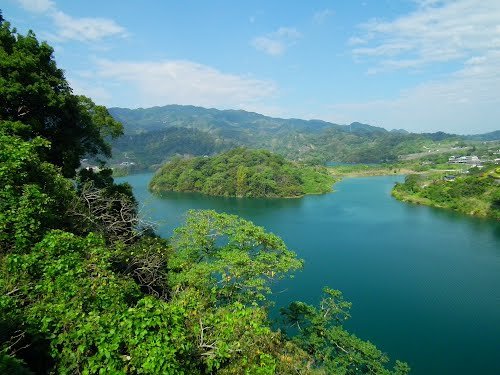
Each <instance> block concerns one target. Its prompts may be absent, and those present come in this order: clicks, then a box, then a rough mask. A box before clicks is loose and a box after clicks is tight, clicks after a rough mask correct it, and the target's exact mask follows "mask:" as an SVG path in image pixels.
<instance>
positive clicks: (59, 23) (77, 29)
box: [17, 0, 126, 42]
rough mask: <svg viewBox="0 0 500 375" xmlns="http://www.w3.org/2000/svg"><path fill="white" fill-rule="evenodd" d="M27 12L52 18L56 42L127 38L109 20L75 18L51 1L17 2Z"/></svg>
mask: <svg viewBox="0 0 500 375" xmlns="http://www.w3.org/2000/svg"><path fill="white" fill-rule="evenodd" d="M17 1H18V2H19V4H20V5H21V6H22V7H23V8H24V9H26V10H28V11H30V12H34V13H43V14H46V15H47V16H49V17H50V18H52V21H53V22H54V25H55V27H56V30H57V31H56V33H55V34H49V35H51V37H52V39H55V40H56V41H65V40H78V41H88V42H95V41H98V40H101V39H104V38H107V37H111V36H125V35H126V30H125V29H124V28H123V27H122V26H120V25H118V24H117V23H116V22H115V21H113V20H111V19H108V18H94V17H84V18H75V17H72V16H70V15H68V14H66V13H64V12H62V11H61V10H59V9H58V8H57V6H56V4H55V2H53V1H51V0H17Z"/></svg>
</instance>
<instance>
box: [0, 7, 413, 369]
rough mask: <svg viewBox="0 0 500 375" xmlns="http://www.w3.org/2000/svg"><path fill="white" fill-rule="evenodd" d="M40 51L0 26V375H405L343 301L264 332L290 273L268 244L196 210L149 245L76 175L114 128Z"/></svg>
mask: <svg viewBox="0 0 500 375" xmlns="http://www.w3.org/2000/svg"><path fill="white" fill-rule="evenodd" d="M52 53H53V50H52V48H51V47H50V46H48V45H47V44H46V43H39V42H38V41H37V39H36V37H35V35H34V34H33V33H32V32H29V33H28V34H27V35H20V34H18V33H16V32H15V30H13V29H11V27H10V25H9V23H7V22H5V21H3V19H2V17H1V15H0V57H1V60H0V61H1V67H2V69H0V83H1V84H0V102H1V103H2V106H0V374H14V375H20V374H22V375H29V374H103V373H106V374H242V373H246V374H331V373H342V374H406V373H407V372H408V371H409V370H408V366H407V365H406V364H404V363H401V362H398V361H396V363H395V366H394V368H393V369H392V370H389V369H387V366H388V363H389V360H388V358H387V356H386V355H385V354H384V353H382V352H381V351H380V350H378V349H377V348H376V347H375V346H374V345H373V344H371V343H369V342H366V341H363V340H361V339H359V338H357V337H356V336H354V335H352V334H350V333H348V332H347V331H346V330H345V329H344V328H343V323H344V322H345V320H346V319H347V318H349V308H350V303H348V302H346V301H344V300H343V298H342V295H341V293H340V292H339V291H335V290H332V289H328V288H326V289H325V290H324V296H323V298H322V300H321V303H320V305H319V306H318V307H315V306H312V305H308V304H304V303H301V302H294V303H292V304H290V305H289V307H287V308H284V309H283V310H282V317H283V320H282V322H281V325H280V327H279V328H274V326H272V325H271V323H270V318H269V316H268V310H269V305H270V302H269V300H268V296H269V293H270V292H271V284H272V282H273V281H275V280H279V279H282V278H284V277H286V276H288V275H289V274H290V272H292V271H294V270H297V269H299V268H300V267H301V266H302V261H301V260H299V259H297V257H296V255H295V254H294V253H293V252H292V251H290V250H289V249H287V247H286V245H285V244H284V243H283V241H282V240H281V239H280V238H278V237H277V236H275V235H273V234H270V233H267V232H266V231H265V230H264V229H263V228H261V227H258V226H256V225H254V224H252V223H250V222H248V221H245V220H243V219H241V218H238V217H236V216H232V215H226V214H219V213H216V212H213V211H193V212H190V213H189V214H188V216H187V220H186V223H185V225H184V226H182V227H180V228H178V229H177V230H176V231H175V234H174V235H173V236H172V237H171V238H169V239H161V238H158V237H157V236H156V235H155V234H154V231H153V230H152V228H151V227H150V226H149V225H148V224H147V223H144V222H143V221H142V220H141V218H140V215H139V214H138V208H137V202H136V201H135V199H134V197H133V195H132V191H131V188H130V186H128V185H126V184H122V185H116V184H115V183H114V181H113V178H112V177H111V171H110V170H107V169H104V170H103V171H101V172H99V173H94V172H92V171H86V170H81V171H78V165H79V160H81V159H82V157H87V156H89V155H90V156H94V157H99V155H102V154H104V155H109V144H108V143H107V142H106V139H108V137H109V136H118V135H119V134H120V133H121V131H122V126H121V124H120V123H118V122H116V121H114V120H113V119H112V118H111V117H110V116H109V114H108V112H107V110H106V108H104V107H101V106H97V105H95V104H94V103H92V101H91V100H90V99H88V98H84V97H79V96H74V95H73V94H72V92H71V89H70V87H69V85H68V84H67V82H66V80H65V78H64V75H63V73H62V71H61V70H59V69H58V68H57V66H56V64H55V61H54V59H53V57H52ZM297 327H298V328H297Z"/></svg>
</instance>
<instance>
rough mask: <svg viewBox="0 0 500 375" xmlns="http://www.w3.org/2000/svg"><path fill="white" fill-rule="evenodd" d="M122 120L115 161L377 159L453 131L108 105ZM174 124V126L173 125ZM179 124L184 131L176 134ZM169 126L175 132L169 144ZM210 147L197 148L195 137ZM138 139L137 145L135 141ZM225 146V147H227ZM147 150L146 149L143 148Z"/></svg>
mask: <svg viewBox="0 0 500 375" xmlns="http://www.w3.org/2000/svg"><path fill="white" fill-rule="evenodd" d="M110 113H111V115H112V116H114V118H115V119H116V120H118V121H120V122H122V123H123V124H124V129H125V137H124V138H123V139H120V140H117V141H115V142H114V143H113V150H114V155H115V158H114V160H113V161H114V162H120V161H123V160H125V158H129V159H131V160H134V162H136V163H138V164H143V165H146V166H151V165H153V164H157V163H159V162H164V161H166V160H168V159H169V158H171V157H172V156H174V155H179V154H181V155H182V154H189V155H194V156H201V155H211V154H213V153H216V152H220V151H223V150H227V149H228V148H231V147H234V146H244V147H249V148H255V149H267V150H269V151H272V152H277V153H280V154H282V155H283V156H285V157H286V158H288V159H291V160H296V161H301V162H306V163H313V164H322V163H325V162H327V161H339V162H351V163H359V162H362V163H377V162H387V161H395V160H397V159H398V157H399V156H401V155H407V154H412V153H418V152H422V151H425V149H424V148H423V146H426V147H428V148H431V149H437V148H439V147H440V146H441V145H442V144H449V145H452V144H453V143H454V142H455V141H456V140H457V139H459V137H458V136H454V135H450V134H445V133H442V134H441V133H440V134H439V135H438V136H436V135H434V134H426V135H420V134H409V133H407V132H405V131H401V130H395V131H391V132H389V131H387V130H385V129H383V128H380V127H376V126H371V125H367V124H361V123H358V122H354V123H352V124H350V125H338V124H334V123H329V122H326V121H320V120H300V119H281V118H273V117H268V116H264V115H261V114H258V113H253V112H246V111H242V110H224V111H221V110H217V109H213V108H211V109H206V108H202V107H194V106H181V105H167V106H163V107H153V108H146V109H143V108H139V109H126V108H111V109H110ZM173 129H177V130H173ZM181 129H183V130H184V132H185V133H186V135H185V136H180V134H181V133H182V132H181ZM171 132H175V133H176V136H177V137H179V136H180V138H178V142H177V143H176V147H172V141H171V139H170V138H171V137H170V135H171ZM194 139H197V140H198V141H199V143H201V144H206V143H208V145H209V146H210V147H208V148H206V147H205V148H203V147H202V148H203V149H200V147H199V146H198V145H196V142H192V140H194ZM139 145H140V146H139ZM226 146H228V147H226ZM145 150H147V152H146V151H145Z"/></svg>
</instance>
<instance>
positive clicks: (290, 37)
mask: <svg viewBox="0 0 500 375" xmlns="http://www.w3.org/2000/svg"><path fill="white" fill-rule="evenodd" d="M300 38H302V34H301V33H300V32H299V31H297V29H295V28H290V27H280V28H279V29H278V30H276V31H274V32H272V33H268V34H266V35H263V36H258V37H256V38H254V39H253V40H252V45H253V46H254V47H255V48H256V49H257V50H259V51H263V52H265V53H267V54H269V55H271V56H279V55H282V54H283V53H284V52H285V51H286V49H287V48H288V47H291V46H293V45H294V44H295V43H296V42H297V41H298V40H299V39H300Z"/></svg>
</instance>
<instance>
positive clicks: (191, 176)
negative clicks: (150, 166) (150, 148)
mask: <svg viewBox="0 0 500 375" xmlns="http://www.w3.org/2000/svg"><path fill="white" fill-rule="evenodd" d="M333 182H334V180H333V178H332V177H331V176H330V175H329V174H328V172H327V170H326V169H325V168H322V167H310V166H305V165H301V164H297V163H293V162H291V161H288V160H286V159H285V158H283V157H282V156H280V155H277V154H273V153H271V152H269V151H264V150H251V149H246V148H236V149H233V150H230V151H227V152H224V153H221V154H218V155H215V156H212V157H206V156H205V157H196V158H176V159H174V160H172V161H171V162H168V163H166V164H165V165H164V166H163V167H162V168H161V169H160V170H158V172H157V173H156V174H155V176H154V177H153V179H152V180H151V183H150V185H149V187H150V189H151V190H152V191H154V192H162V191H194V192H201V193H204V194H209V195H222V196H237V197H300V196H302V195H304V194H318V193H326V192H329V191H331V189H332V186H333Z"/></svg>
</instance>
